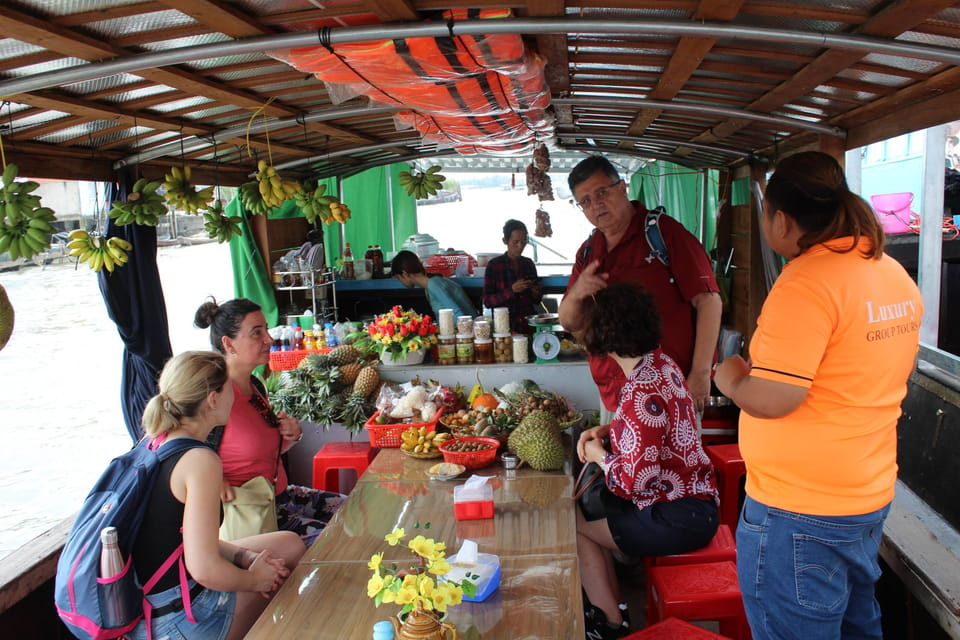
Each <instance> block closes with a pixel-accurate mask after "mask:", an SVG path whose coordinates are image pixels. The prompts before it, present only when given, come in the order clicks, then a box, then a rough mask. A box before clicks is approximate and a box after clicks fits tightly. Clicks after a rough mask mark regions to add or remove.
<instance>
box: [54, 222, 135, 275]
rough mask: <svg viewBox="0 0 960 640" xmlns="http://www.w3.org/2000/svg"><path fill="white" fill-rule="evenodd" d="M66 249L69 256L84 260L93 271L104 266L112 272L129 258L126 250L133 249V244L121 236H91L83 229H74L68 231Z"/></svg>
mask: <svg viewBox="0 0 960 640" xmlns="http://www.w3.org/2000/svg"><path fill="white" fill-rule="evenodd" d="M67 249H69V250H70V255H71V256H76V257H77V259H79V260H80V262H86V263H87V266H89V267H90V268H91V269H93V270H94V271H100V270H101V269H103V268H106V270H107V271H109V272H111V273H112V272H113V270H114V269H116V268H117V267H122V266H123V265H125V264H127V260H129V259H130V258H129V256H127V252H128V251H130V250H131V249H133V245H132V244H130V243H129V242H127V241H126V240H124V239H123V238H117V237H113V238H104V237H103V236H91V235H90V234H89V233H87V232H86V231H84V230H83V229H74V230H73V231H71V232H70V242H68V243H67Z"/></svg>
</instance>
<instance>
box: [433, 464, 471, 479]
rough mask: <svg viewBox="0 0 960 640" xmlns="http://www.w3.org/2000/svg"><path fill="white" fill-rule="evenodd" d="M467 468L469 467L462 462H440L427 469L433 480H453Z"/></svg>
mask: <svg viewBox="0 0 960 640" xmlns="http://www.w3.org/2000/svg"><path fill="white" fill-rule="evenodd" d="M466 470H467V468H466V467H465V466H463V465H462V464H455V463H453V462H438V463H437V464H435V465H433V466H432V467H430V468H429V469H427V475H428V476H430V479H431V480H453V479H454V478H456V477H458V476H459V475H460V474H462V473H463V472H464V471H466Z"/></svg>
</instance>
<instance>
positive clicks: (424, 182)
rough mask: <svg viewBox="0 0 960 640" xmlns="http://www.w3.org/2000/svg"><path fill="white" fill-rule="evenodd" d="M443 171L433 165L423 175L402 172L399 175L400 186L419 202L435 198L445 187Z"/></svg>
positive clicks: (438, 166) (436, 165)
mask: <svg viewBox="0 0 960 640" xmlns="http://www.w3.org/2000/svg"><path fill="white" fill-rule="evenodd" d="M441 169H443V167H441V166H440V165H438V164H435V165H433V166H432V167H430V168H429V169H427V170H426V171H424V172H422V173H410V172H409V171H401V172H400V173H398V174H397V179H398V180H399V181H400V186H401V187H403V188H404V190H405V191H406V192H407V195H409V196H414V197H415V198H416V199H417V200H425V199H426V198H427V197H428V196H435V195H437V192H438V191H440V187H442V186H443V183H444V181H445V180H446V179H447V177H446V176H444V175H443V174H441V173H439V172H440V170H441Z"/></svg>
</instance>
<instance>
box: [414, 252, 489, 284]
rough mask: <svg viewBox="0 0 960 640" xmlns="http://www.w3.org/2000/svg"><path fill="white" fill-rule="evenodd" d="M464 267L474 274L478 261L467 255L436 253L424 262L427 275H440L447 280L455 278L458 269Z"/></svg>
mask: <svg viewBox="0 0 960 640" xmlns="http://www.w3.org/2000/svg"><path fill="white" fill-rule="evenodd" d="M460 265H463V266H464V267H466V268H467V272H468V273H473V268H474V267H476V266H477V260H476V258H474V257H473V256H471V255H470V254H467V253H435V254H433V255H432V256H430V257H429V258H427V259H426V260H424V261H423V270H424V271H426V272H427V273H438V274H440V275H442V276H443V277H445V278H449V277H451V276H453V274H454V273H456V271H457V267H458V266H460Z"/></svg>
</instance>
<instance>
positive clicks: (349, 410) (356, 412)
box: [337, 392, 373, 431]
mask: <svg viewBox="0 0 960 640" xmlns="http://www.w3.org/2000/svg"><path fill="white" fill-rule="evenodd" d="M371 415H373V405H371V404H370V403H369V402H367V399H366V398H365V397H364V396H362V395H360V394H359V393H356V392H354V393H351V394H350V395H349V396H348V397H347V401H346V402H345V403H344V404H343V410H342V411H340V413H339V414H338V415H337V419H338V420H339V421H340V422H341V423H342V424H343V426H344V427H346V428H347V429H349V430H350V431H359V430H360V429H362V428H363V424H364V423H365V422H366V421H367V419H369V418H370V416H371Z"/></svg>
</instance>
